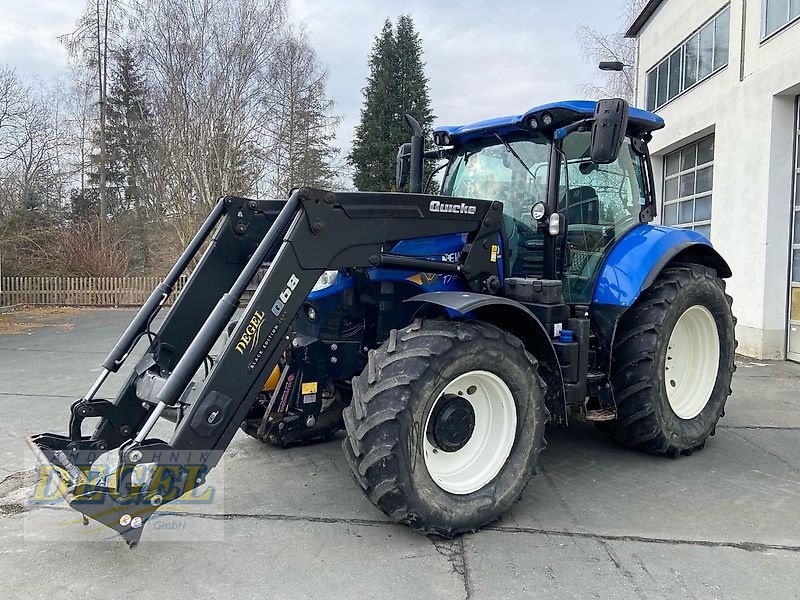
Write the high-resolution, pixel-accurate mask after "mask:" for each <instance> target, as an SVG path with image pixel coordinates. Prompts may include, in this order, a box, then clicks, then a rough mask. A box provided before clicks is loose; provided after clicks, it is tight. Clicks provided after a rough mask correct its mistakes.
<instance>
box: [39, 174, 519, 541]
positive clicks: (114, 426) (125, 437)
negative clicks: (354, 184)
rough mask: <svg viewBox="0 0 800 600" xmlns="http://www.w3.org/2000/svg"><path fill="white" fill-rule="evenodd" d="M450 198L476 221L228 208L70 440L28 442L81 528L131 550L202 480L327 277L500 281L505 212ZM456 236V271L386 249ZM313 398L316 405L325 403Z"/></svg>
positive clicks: (85, 404) (328, 202)
mask: <svg viewBox="0 0 800 600" xmlns="http://www.w3.org/2000/svg"><path fill="white" fill-rule="evenodd" d="M453 201H454V202H455V201H458V202H461V205H462V206H469V208H470V210H469V211H463V212H462V213H443V212H440V211H437V210H434V209H433V208H431V207H432V205H433V202H432V201H431V197H430V196H424V195H419V194H397V193H381V194H375V193H340V194H334V193H331V192H326V191H323V190H316V189H308V188H303V189H300V190H297V191H295V192H294V193H293V194H292V196H291V197H290V198H289V199H288V200H269V201H256V200H248V199H245V198H237V197H232V196H228V197H225V198H223V199H221V200H220V202H219V203H218V204H217V206H216V207H215V208H214V210H213V211H212V213H211V215H209V217H208V219H207V220H206V221H205V223H204V224H203V225H202V227H201V228H200V230H199V231H198V232H197V235H196V236H195V238H194V239H193V240H192V242H191V243H190V244H189V246H188V247H187V249H186V250H185V251H184V253H183V254H182V255H181V257H180V258H179V259H178V261H177V263H176V264H175V266H174V267H173V269H172V270H171V271H170V273H169V275H168V276H167V277H166V278H165V280H164V281H163V282H162V283H161V284H160V285H159V286H158V287H157V288H156V290H154V291H153V294H152V295H151V296H150V298H149V299H148V301H147V302H146V303H145V304H144V305H143V306H142V308H141V310H140V311H139V313H138V314H137V315H136V316H135V317H134V319H133V321H132V322H131V324H130V326H129V327H128V328H127V330H126V331H125V333H124V334H123V336H122V337H121V338H120V340H119V342H118V343H117V345H116V346H115V347H114V349H113V350H112V352H111V353H110V354H109V356H108V358H107V359H106V360H105V362H104V363H103V367H104V369H103V371H102V373H101V375H100V377H98V379H97V381H96V382H95V383H94V384H93V385H92V387H91V388H90V390H89V391H88V392H87V393H86V395H85V396H83V397H82V398H79V399H78V400H76V401H75V402H74V403H73V404H72V407H71V409H70V410H71V416H70V421H69V432H68V435H59V434H53V433H42V434H39V435H34V436H31V437H30V438H28V445H29V446H30V447H31V449H32V450H33V452H34V454H35V455H36V457H37V459H38V460H39V462H40V463H41V464H42V465H43V467H42V470H41V472H40V476H41V477H46V478H48V481H50V482H51V483H52V485H53V486H55V487H56V488H57V489H58V491H59V492H60V494H61V495H62V496H63V497H64V499H65V500H66V501H67V503H68V504H69V505H70V506H71V507H72V508H74V509H76V510H78V511H79V512H81V513H82V514H83V515H84V522H87V519H93V520H95V521H97V522H99V523H102V524H103V525H105V526H107V527H109V528H110V529H113V530H114V531H115V532H117V533H118V534H119V535H120V536H121V537H122V538H123V539H124V540H125V541H126V542H127V543H128V544H129V545H131V546H132V545H134V544H136V543H137V542H138V540H139V538H140V537H141V535H142V530H143V526H144V524H145V523H146V522H147V520H148V519H149V518H150V517H151V516H152V515H153V513H154V512H155V511H156V510H158V508H159V507H161V506H164V505H165V504H167V503H169V502H173V501H175V500H177V499H178V498H181V497H182V496H185V494H187V493H189V492H191V491H192V490H194V489H195V488H197V487H198V486H200V485H202V484H203V483H205V481H206V477H207V476H208V473H209V472H210V471H211V469H213V467H214V466H215V465H216V464H217V463H218V462H219V460H220V457H221V455H222V453H223V452H224V450H225V449H226V448H227V446H228V444H229V443H230V441H231V439H232V438H233V436H234V435H235V433H236V432H237V430H238V429H239V426H240V424H241V423H242V422H243V421H244V420H245V418H246V416H247V414H248V412H249V411H250V408H251V407H252V405H253V403H254V402H255V401H256V398H257V397H258V394H259V393H260V392H261V390H262V389H263V387H264V384H265V382H266V381H267V380H268V378H269V377H270V375H271V374H272V373H273V372H274V371H275V368H276V366H277V365H278V362H279V360H280V357H281V355H282V353H283V352H284V350H285V349H286V348H287V347H288V346H289V345H290V344H291V340H292V331H291V327H292V323H293V321H294V318H295V316H296V315H297V313H298V312H299V311H300V310H301V309H302V306H303V304H304V302H305V299H306V297H307V296H308V294H309V293H310V292H311V290H312V288H313V286H314V284H315V283H316V281H317V280H318V278H319V277H320V275H321V274H322V273H323V272H324V271H326V270H329V269H341V268H344V267H349V268H369V267H372V266H377V265H381V264H382V265H384V266H385V267H386V268H398V269H408V268H419V267H420V266H423V267H424V268H425V269H426V272H432V273H435V272H440V273H448V274H455V275H456V276H459V277H462V278H463V280H464V284H465V286H466V287H467V288H471V289H473V290H475V291H481V290H483V289H484V288H485V282H486V281H487V280H489V279H496V278H497V277H498V276H500V275H501V274H500V273H499V272H498V261H497V256H496V251H495V253H494V254H493V253H492V251H491V248H492V245H493V244H495V243H496V240H497V239H498V237H499V236H501V235H502V233H503V231H502V227H503V219H502V205H501V204H500V203H499V202H491V201H488V200H475V199H460V198H459V199H453ZM212 233H213V237H212ZM455 233H464V234H467V242H468V244H467V246H465V251H464V252H463V253H462V257H461V260H460V261H459V263H458V264H454V263H448V262H439V261H420V259H417V258H413V257H405V256H398V255H393V254H391V253H386V252H385V251H384V246H385V244H386V242H387V241H390V240H401V239H413V238H423V237H430V236H435V235H449V234H455ZM209 238H211V241H210V243H209V244H208V248H207V250H206V251H205V253H204V254H203V256H202V258H201V259H200V261H199V263H198V264H197V266H196V267H195V269H194V270H193V272H192V274H191V276H190V277H189V279H188V281H187V283H186V285H185V286H184V288H183V290H182V292H181V294H180V295H179V296H178V297H177V298H176V300H175V302H174V304H173V306H172V309H171V310H170V312H169V313H168V315H167V316H166V318H165V319H164V321H163V323H162V325H161V327H160V328H159V330H158V332H152V331H151V330H150V326H151V324H152V322H153V318H154V317H155V315H156V313H157V312H158V311H159V309H160V308H161V307H162V306H163V305H164V303H165V300H166V299H167V297H169V295H170V294H171V293H172V290H173V288H174V286H175V284H176V282H177V281H178V278H179V277H180V276H181V274H182V273H184V271H186V269H187V268H188V266H189V265H190V264H191V262H192V261H193V260H194V259H195V256H196V255H197V254H198V252H199V250H200V248H201V247H202V246H203V245H204V244H205V243H206V241H207V240H208V239H209ZM267 263H268V264H269V266H268V268H267V272H266V275H265V276H264V278H263V279H262V281H261V282H260V284H259V285H258V287H257V289H256V291H255V293H254V294H253V297H252V299H251V300H250V302H249V303H248V305H247V307H246V308H245V309H244V312H243V315H242V317H241V318H240V319H239V321H238V324H237V325H236V327H235V329H234V331H233V332H232V334H231V336H230V337H229V339H228V341H227V343H226V344H225V346H224V348H223V349H222V350H221V353H220V354H219V356H217V358H216V361H213V364H212V367H211V368H210V370H209V371H208V373H207V375H206V376H205V378H204V379H203V380H202V381H199V378H198V377H197V374H198V372H201V371H202V368H201V367H202V366H203V364H204V363H205V364H206V365H208V360H209V358H210V355H209V353H210V351H211V348H212V346H213V345H214V343H215V342H216V341H217V339H218V338H219V336H220V334H222V333H223V331H224V330H225V329H226V327H227V325H228V323H229V322H230V321H231V319H232V317H233V315H234V312H235V311H236V309H237V308H238V306H239V301H240V299H241V297H242V294H243V293H244V291H245V290H246V288H247V286H248V284H249V283H250V281H251V280H252V279H253V278H254V277H255V275H256V274H257V272H258V271H259V269H261V268H262V267H263V266H264V265H265V264H267ZM145 335H147V336H148V338H147V339H149V341H150V343H149V346H148V348H147V350H146V351H145V352H144V354H143V356H141V358H139V359H138V362H137V363H136V364H135V366H134V368H133V370H132V371H131V373H130V375H129V376H128V379H127V382H126V383H125V384H124V385H123V387H122V389H121V391H120V392H119V393H118V394H117V396H116V398H115V399H114V400H113V401H110V400H105V399H101V398H96V397H95V396H96V395H97V393H98V391H99V390H100V388H101V386H102V385H103V382H104V381H105V380H106V378H107V376H108V375H109V373H113V372H116V371H118V370H119V368H120V367H121V365H122V364H123V363H124V362H125V360H126V358H128V356H129V355H130V354H131V352H132V351H133V349H134V346H135V345H136V342H137V341H138V340H139V339H140V338H142V337H143V336H145ZM297 384H298V385H299V384H300V382H297ZM195 387H196V388H197V389H194V388H195ZM322 387H323V386H319V391H317V394H318V395H319V394H321V393H322V392H321V389H322ZM313 389H318V387H317V386H316V384H315V385H314V386H313ZM309 400H311V401H312V402H316V403H317V404H315V406H321V397H320V396H317V397H316V398H313V397H309ZM304 401H305V398H304ZM168 415H172V416H174V417H175V418H174V420H175V421H176V423H177V424H176V427H175V431H174V433H173V435H172V437H171V439H170V440H169V441H164V440H160V439H157V438H151V437H149V436H150V433H151V430H152V429H153V426H154V425H155V424H156V422H157V421H159V419H160V418H162V417H163V416H168ZM89 417H100V418H101V420H100V423H99V425H98V426H97V428H96V429H95V431H94V432H93V433H92V434H91V435H86V434H85V433H84V432H83V431H82V424H83V421H84V420H85V419H86V418H89Z"/></svg>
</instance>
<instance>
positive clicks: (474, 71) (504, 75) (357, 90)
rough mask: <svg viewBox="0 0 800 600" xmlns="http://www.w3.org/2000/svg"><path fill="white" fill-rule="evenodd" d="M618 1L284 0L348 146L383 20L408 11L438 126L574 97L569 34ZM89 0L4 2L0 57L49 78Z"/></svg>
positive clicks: (608, 25)
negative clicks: (314, 56) (311, 50)
mask: <svg viewBox="0 0 800 600" xmlns="http://www.w3.org/2000/svg"><path fill="white" fill-rule="evenodd" d="M623 2H624V0H606V1H604V2H597V1H596V0H558V1H553V0H488V1H487V0H460V1H458V2H456V1H452V0H451V1H449V2H443V1H439V0H427V1H423V0H405V1H404V2H390V1H388V0H288V3H289V12H290V18H291V20H292V21H294V22H302V23H304V24H305V27H306V29H307V32H308V34H309V39H310V40H311V43H312V44H313V45H314V47H315V48H316V50H317V53H318V54H319V58H320V60H321V61H322V62H323V63H324V64H325V65H326V66H327V68H328V71H329V82H328V94H329V96H330V97H331V98H332V99H333V100H334V101H335V102H336V113H337V114H339V115H341V117H342V124H341V126H340V128H339V132H338V136H337V141H338V144H339V145H340V146H341V147H342V149H343V151H344V152H347V151H348V150H349V143H350V139H351V136H352V132H353V128H354V127H355V125H356V123H357V122H358V118H359V111H360V108H361V102H362V96H361V88H362V87H363V86H364V82H365V78H366V76H367V55H368V53H369V50H370V48H371V46H372V42H373V39H374V37H375V35H376V34H377V33H378V32H379V31H380V29H381V26H382V24H383V21H384V19H386V18H387V17H389V18H391V19H392V20H395V19H396V17H397V16H398V15H399V14H400V12H404V13H409V14H411V15H412V17H413V18H414V21H415V23H416V25H417V29H418V30H419V32H420V34H421V35H422V40H423V48H424V60H425V62H426V63H427V69H426V71H427V74H428V77H429V78H430V93H431V100H432V104H433V110H434V113H435V114H436V115H437V119H436V123H437V124H461V123H465V122H470V121H476V120H481V119H486V118H490V117H495V116H501V115H507V114H517V113H520V112H524V111H525V110H527V109H528V108H530V107H532V106H535V105H536V104H540V103H543V102H549V101H552V100H564V99H569V98H574V97H577V96H579V92H578V86H579V85H580V84H581V83H585V82H587V81H590V80H591V79H592V77H593V76H594V75H595V73H596V69H595V66H594V65H589V64H587V63H585V62H584V61H583V59H582V58H581V54H580V49H579V48H578V45H577V43H576V41H575V30H576V29H577V27H578V26H580V25H590V26H592V27H594V28H596V29H599V30H601V31H606V32H612V31H614V30H616V29H618V28H619V27H620V16H619V11H620V8H621V6H622V4H623ZM84 6H85V0H27V1H26V0H0V64H1V63H5V64H8V65H11V66H12V67H15V68H16V69H17V72H18V73H19V74H20V75H25V76H41V77H45V78H48V77H51V76H53V75H57V74H58V73H59V72H61V71H63V70H64V69H65V68H66V65H67V57H66V54H65V52H64V50H63V48H62V47H61V46H60V45H59V43H58V42H57V40H56V37H57V36H58V35H60V34H63V33H66V32H69V31H71V30H72V28H73V27H74V23H75V21H76V19H77V18H78V16H79V14H80V13H81V10H82V9H83V7H84Z"/></svg>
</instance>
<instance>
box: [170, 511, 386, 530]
mask: <svg viewBox="0 0 800 600" xmlns="http://www.w3.org/2000/svg"><path fill="white" fill-rule="evenodd" d="M158 513H159V514H161V515H169V516H173V517H192V518H196V519H211V520H215V521H235V520H238V519H255V520H259V521H294V522H297V521H300V522H305V523H326V524H334V525H362V526H364V527H376V526H382V525H393V523H392V522H391V521H389V520H383V519H354V518H346V517H321V516H314V515H286V514H280V513H199V512H183V511H176V510H160V511H158Z"/></svg>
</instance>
